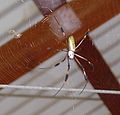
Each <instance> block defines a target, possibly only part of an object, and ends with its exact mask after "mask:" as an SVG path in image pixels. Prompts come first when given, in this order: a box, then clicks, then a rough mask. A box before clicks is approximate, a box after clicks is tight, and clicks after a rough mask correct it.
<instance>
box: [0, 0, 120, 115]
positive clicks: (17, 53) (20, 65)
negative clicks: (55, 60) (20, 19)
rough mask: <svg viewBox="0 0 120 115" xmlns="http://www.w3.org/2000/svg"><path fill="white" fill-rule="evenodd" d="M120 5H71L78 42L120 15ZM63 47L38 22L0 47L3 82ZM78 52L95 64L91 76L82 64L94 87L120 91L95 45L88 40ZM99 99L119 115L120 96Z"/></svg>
mask: <svg viewBox="0 0 120 115" xmlns="http://www.w3.org/2000/svg"><path fill="white" fill-rule="evenodd" d="M119 4H120V1H119V0H115V1H113V0H76V1H74V2H70V6H71V7H72V8H73V9H74V10H75V12H76V13H77V15H78V17H79V18H80V21H81V22H82V27H81V29H80V30H78V31H77V32H76V33H74V36H75V37H76V40H77V41H79V40H80V39H81V36H82V35H83V34H84V33H85V32H86V31H87V29H88V28H89V29H90V30H93V29H95V28H97V27H98V26H100V25H101V24H103V23H105V22H106V21H108V20H109V19H111V18H112V17H113V16H115V15H117V14H118V13H119V12H120V7H119ZM64 47H66V45H65V42H64V41H60V40H58V39H57V38H56V36H55V35H54V34H53V33H52V32H51V31H50V29H49V25H48V24H47V22H45V23H41V22H39V23H38V24H37V25H36V26H33V27H32V28H30V29H29V30H27V31H25V32H24V33H23V35H22V37H21V38H20V39H13V40H11V41H10V42H8V43H7V44H5V45H4V46H2V47H1V48H0V82H1V83H4V84H6V83H7V84H8V83H11V82H12V81H14V80H15V79H17V78H19V77H20V76H22V75H24V74H25V73H27V72H28V71H30V70H32V69H33V68H34V67H36V66H37V65H38V64H40V63H41V62H43V61H45V60H46V59H48V58H49V57H51V56H52V55H54V54H55V53H56V52H58V49H62V48H64ZM89 48H90V50H89ZM79 53H81V54H83V55H84V56H85V57H87V58H88V59H90V60H91V61H92V62H93V63H94V64H95V71H94V72H93V73H91V71H90V70H89V68H88V67H86V64H84V63H83V65H84V67H85V68H87V69H86V70H87V73H88V76H89V81H90V82H91V83H92V85H93V86H94V87H95V88H100V89H107V88H110V89H112V88H113V89H117V90H118V89H119V88H120V87H119V84H118V82H117V80H116V79H115V77H114V75H113V74H112V73H111V71H110V69H109V67H108V66H107V65H106V63H105V62H104V60H103V58H102V56H101V55H100V53H99V51H98V50H97V49H96V48H95V46H90V42H89V40H88V41H86V44H85V45H84V46H83V50H82V51H80V52H79ZM98 62H99V63H98ZM103 67H104V69H103ZM103 70H104V71H103ZM98 75H99V76H98ZM102 75H103V76H102ZM108 77H109V79H108ZM111 82H112V83H111ZM100 96H101V98H102V99H103V101H104V103H105V104H106V105H107V106H108V108H109V110H110V111H111V113H112V114H113V115H118V114H120V110H119V107H120V102H119V101H118V100H120V96H113V95H100Z"/></svg>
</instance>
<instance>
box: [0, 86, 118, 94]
mask: <svg viewBox="0 0 120 115" xmlns="http://www.w3.org/2000/svg"><path fill="white" fill-rule="evenodd" d="M0 88H11V89H22V90H40V91H58V90H59V88H55V87H39V86H23V85H5V84H0ZM82 90H83V89H74V88H72V89H71V88H70V89H68V88H67V89H66V88H62V90H61V91H66V92H80V91H82ZM84 92H86V93H99V94H117V95H120V91H117V90H100V89H85V90H84Z"/></svg>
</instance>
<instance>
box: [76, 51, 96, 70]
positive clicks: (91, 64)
mask: <svg viewBox="0 0 120 115" xmlns="http://www.w3.org/2000/svg"><path fill="white" fill-rule="evenodd" d="M75 56H77V57H78V58H81V59H83V60H84V61H86V62H87V63H88V64H89V65H90V66H91V67H92V69H93V70H94V65H93V63H92V62H90V61H89V60H88V59H86V58H84V57H83V56H80V55H78V54H76V53H75Z"/></svg>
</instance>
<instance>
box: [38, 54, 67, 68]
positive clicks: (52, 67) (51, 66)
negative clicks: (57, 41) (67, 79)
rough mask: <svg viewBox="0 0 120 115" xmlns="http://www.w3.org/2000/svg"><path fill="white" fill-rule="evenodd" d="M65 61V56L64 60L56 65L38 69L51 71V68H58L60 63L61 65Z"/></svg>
mask: <svg viewBox="0 0 120 115" xmlns="http://www.w3.org/2000/svg"><path fill="white" fill-rule="evenodd" d="M65 59H66V56H65V58H64V59H63V60H61V61H60V62H58V63H56V64H55V65H53V66H50V67H41V68H39V69H51V68H54V67H57V66H59V65H60V64H61V63H63V62H64V61H65Z"/></svg>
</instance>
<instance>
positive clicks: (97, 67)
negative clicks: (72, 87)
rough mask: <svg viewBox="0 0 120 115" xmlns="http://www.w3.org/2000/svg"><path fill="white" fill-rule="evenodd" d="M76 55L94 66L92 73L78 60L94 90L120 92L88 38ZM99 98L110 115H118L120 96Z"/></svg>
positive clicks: (106, 66) (118, 86) (117, 83)
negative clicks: (84, 58)
mask: <svg viewBox="0 0 120 115" xmlns="http://www.w3.org/2000/svg"><path fill="white" fill-rule="evenodd" d="M77 53H78V54H79V55H82V56H83V57H86V58H87V59H88V60H90V61H91V62H92V63H93V64H94V71H92V68H91V67H90V66H89V65H88V63H86V62H84V61H83V60H81V59H78V60H79V61H80V62H81V64H82V65H83V67H84V68H85V70H86V73H87V75H88V79H89V81H90V83H91V84H92V85H93V87H94V88H95V89H104V90H120V84H119V82H118V81H117V80H116V78H115V77H114V75H113V73H112V72H111V70H110V68H109V66H108V65H107V64H106V63H105V61H104V60H103V58H102V56H101V54H100V53H99V51H98V50H97V48H96V47H95V45H93V44H92V42H91V40H90V38H88V39H86V40H85V41H84V42H83V44H82V45H81V48H80V49H79V50H78V51H77ZM99 96H100V97H101V99H102V100H103V102H104V103H105V105H106V106H107V107H108V109H109V110H110V112H111V113H112V115H119V114H120V108H119V107H120V95H109V94H99Z"/></svg>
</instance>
